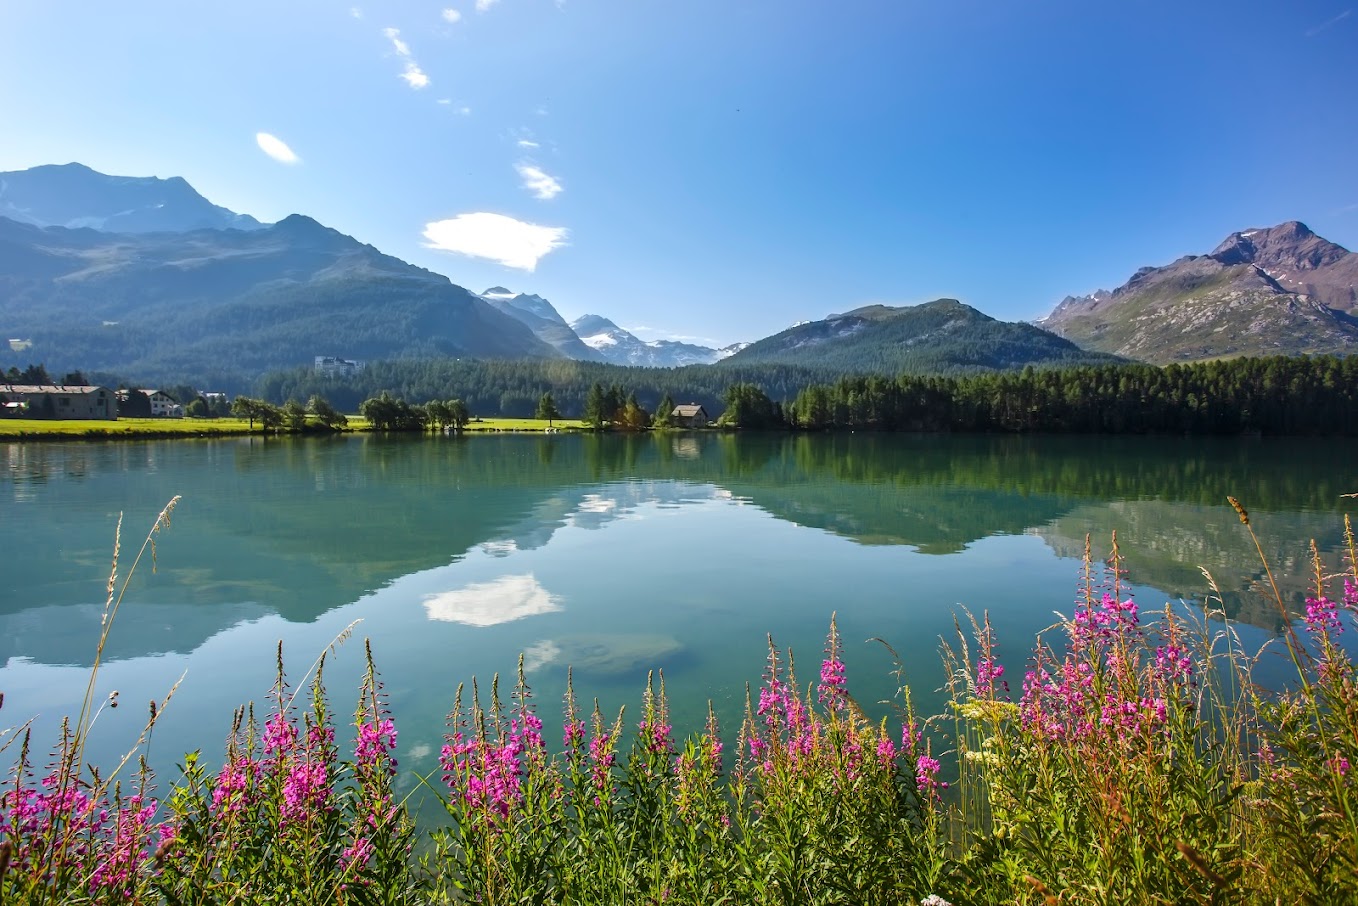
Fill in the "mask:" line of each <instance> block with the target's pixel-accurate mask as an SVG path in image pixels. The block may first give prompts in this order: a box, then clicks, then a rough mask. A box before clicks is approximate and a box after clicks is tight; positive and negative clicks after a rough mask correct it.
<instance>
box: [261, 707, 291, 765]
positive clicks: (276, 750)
mask: <svg viewBox="0 0 1358 906" xmlns="http://www.w3.org/2000/svg"><path fill="white" fill-rule="evenodd" d="M296 742H297V727H295V726H293V724H292V722H291V721H289V720H288V719H287V717H286V716H284V715H282V714H275V715H274V716H273V717H270V718H269V720H268V722H267V723H265V724H264V751H265V752H266V753H267V754H270V755H281V754H283V753H284V752H287V751H291V749H292V747H293V745H294V744H295V743H296Z"/></svg>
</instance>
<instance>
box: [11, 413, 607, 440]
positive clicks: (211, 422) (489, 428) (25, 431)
mask: <svg viewBox="0 0 1358 906" xmlns="http://www.w3.org/2000/svg"><path fill="white" fill-rule="evenodd" d="M583 427H584V423H583V422H580V421H579V420H577V419H556V420H554V421H553V422H552V428H553V430H558V431H560V430H564V431H578V430H581V429H582V428H583ZM349 430H350V431H369V430H371V427H370V426H369V424H368V420H367V419H365V418H362V417H361V416H357V415H351V416H349ZM546 430H547V423H546V422H545V421H542V420H540V419H536V418H487V419H483V420H481V421H474V422H472V423H471V424H469V425H467V431H468V432H469V433H489V432H497V431H535V432H543V431H546ZM258 431H259V425H258V424H256V425H255V432H258ZM249 433H251V431H250V423H249V422H247V421H245V420H244V419H239V418H120V419H117V420H116V421H104V420H100V419H70V420H54V419H45V418H14V419H3V420H0V440H19V439H26V438H33V439H44V438H49V439H52V440H65V439H72V440H74V439H81V438H91V439H96V438H104V437H176V436H184V437H205V436H215V435H233V434H249Z"/></svg>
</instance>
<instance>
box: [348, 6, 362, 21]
mask: <svg viewBox="0 0 1358 906" xmlns="http://www.w3.org/2000/svg"><path fill="white" fill-rule="evenodd" d="M349 15H351V16H353V17H354V18H355V19H362V18H363V10H361V9H359V8H358V7H357V6H351V7H349Z"/></svg>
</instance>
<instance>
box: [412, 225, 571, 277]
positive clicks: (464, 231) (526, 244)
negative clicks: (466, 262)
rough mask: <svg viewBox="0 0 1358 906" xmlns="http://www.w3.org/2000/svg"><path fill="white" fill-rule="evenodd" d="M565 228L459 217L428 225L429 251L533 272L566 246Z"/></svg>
mask: <svg viewBox="0 0 1358 906" xmlns="http://www.w3.org/2000/svg"><path fill="white" fill-rule="evenodd" d="M569 235H570V231H569V230H567V229H566V228H565V227H549V226H540V225H538V224H536V223H527V222H525V221H522V220H515V219H514V218H513V217H506V216H505V215H504V214H488V213H475V214H459V215H457V216H456V217H453V218H452V219H450V220H436V221H433V222H432V223H428V224H425V227H424V238H425V239H426V240H427V242H428V247H429V248H433V249H441V250H443V251H445V252H456V253H458V254H459V255H468V256H470V257H472V258H487V259H489V260H491V261H497V262H499V263H500V264H503V265H504V266H505V267H513V268H518V269H519V270H525V271H532V270H535V269H536V268H537V266H538V262H539V261H541V260H542V258H543V257H544V256H545V255H547V254H548V253H550V252H552V251H553V250H554V249H559V248H561V247H562V246H564V245H565V244H566V239H567V237H568V236H569Z"/></svg>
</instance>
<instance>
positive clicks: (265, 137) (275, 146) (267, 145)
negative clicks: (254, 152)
mask: <svg viewBox="0 0 1358 906" xmlns="http://www.w3.org/2000/svg"><path fill="white" fill-rule="evenodd" d="M255 144H257V145H259V150H261V151H263V152H264V153H265V154H267V155H269V156H270V157H272V158H273V159H274V160H276V161H278V162H279V163H280V164H295V163H300V162H301V160H302V159H301V158H300V157H298V156H297V155H296V154H295V153H293V150H292V149H291V148H289V147H288V146H287V144H286V143H285V142H284V141H283V140H282V139H281V138H278V137H276V136H273V135H270V134H269V133H267V132H256V133H255Z"/></svg>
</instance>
